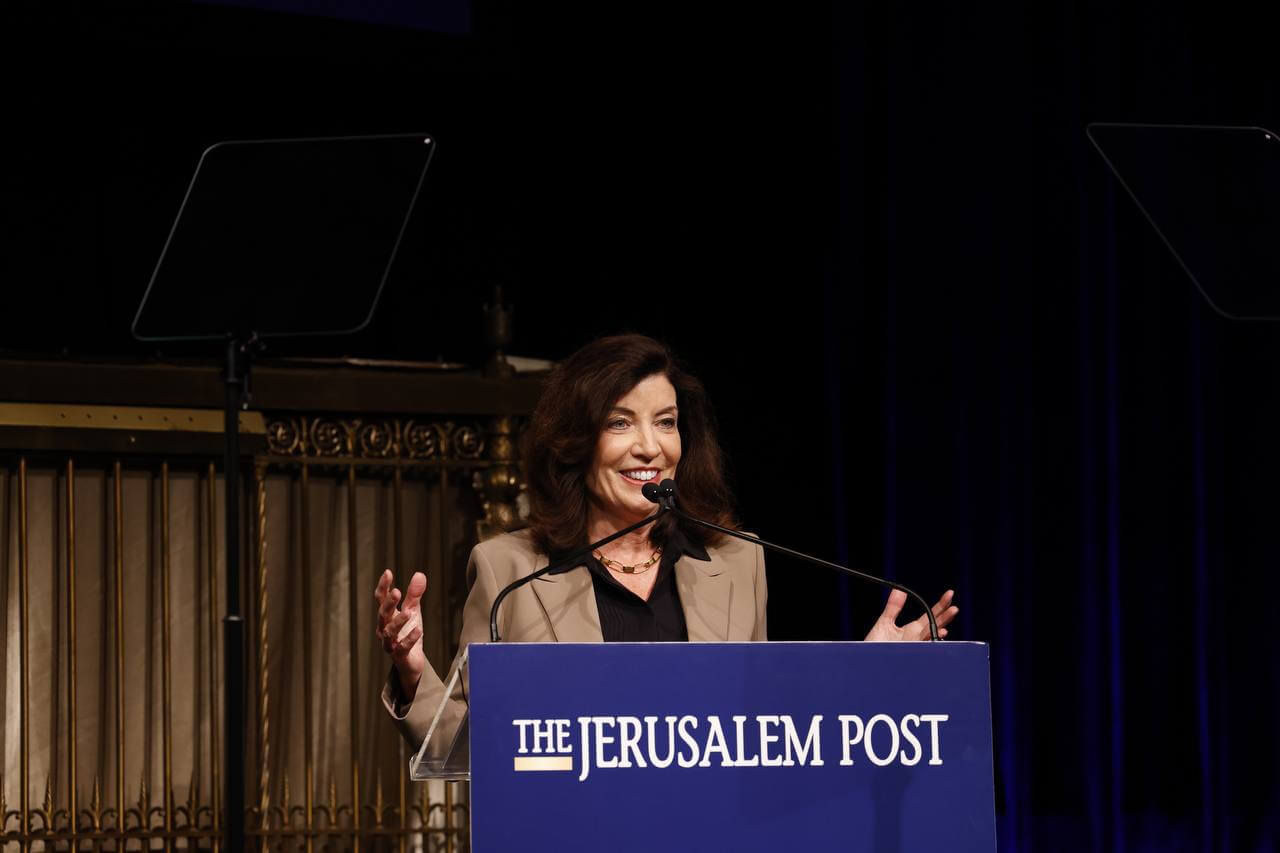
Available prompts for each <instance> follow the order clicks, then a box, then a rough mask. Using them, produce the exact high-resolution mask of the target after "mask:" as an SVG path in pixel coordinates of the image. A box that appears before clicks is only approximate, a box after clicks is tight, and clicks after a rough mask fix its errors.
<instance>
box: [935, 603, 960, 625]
mask: <svg viewBox="0 0 1280 853" xmlns="http://www.w3.org/2000/svg"><path fill="white" fill-rule="evenodd" d="M959 612H960V608H959V607H956V606H955V605H952V606H951V607H948V608H947V609H946V610H944V611H942V612H941V613H939V614H937V616H936V617H935V618H936V619H937V620H938V627H939V628H941V627H942V626H943V625H949V624H951V620H953V619H955V618H956V614H957V613H959Z"/></svg>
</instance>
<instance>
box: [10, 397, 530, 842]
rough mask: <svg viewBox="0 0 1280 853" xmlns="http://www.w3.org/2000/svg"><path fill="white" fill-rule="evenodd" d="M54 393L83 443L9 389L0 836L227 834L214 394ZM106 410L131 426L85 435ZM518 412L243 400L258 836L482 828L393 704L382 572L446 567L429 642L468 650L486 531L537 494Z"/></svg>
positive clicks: (432, 648) (434, 648)
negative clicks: (359, 408) (331, 409)
mask: <svg viewBox="0 0 1280 853" xmlns="http://www.w3.org/2000/svg"><path fill="white" fill-rule="evenodd" d="M24 406H27V408H24ZM59 409H62V410H64V411H62V412H61V414H62V415H66V414H67V413H68V412H71V413H72V414H73V415H75V416H76V417H74V418H72V419H73V420H74V422H75V426H74V430H75V433H74V434H75V436H76V438H75V440H74V441H72V440H68V441H65V442H62V443H63V444H65V445H67V446H66V447H60V446H59V444H60V441H59V438H58V435H59V433H58V430H59V426H57V422H56V421H55V422H53V423H51V424H50V425H49V426H48V427H41V426H40V423H41V422H40V418H39V416H37V415H36V414H33V413H32V410H31V409H30V406H29V405H28V404H0V442H4V443H0V447H5V446H8V447H10V448H11V449H10V450H9V451H3V450H0V454H5V455H3V456H0V463H2V464H0V477H2V478H3V480H2V482H0V589H3V590H4V592H5V595H4V600H5V604H6V606H5V608H4V610H3V611H2V612H0V641H2V642H3V644H4V645H3V658H2V659H3V660H4V661H5V668H4V669H5V672H4V676H3V678H2V679H0V694H3V695H0V700H3V701H2V704H3V707H4V709H5V710H4V720H3V725H2V726H0V847H3V848H4V849H6V850H7V849H14V848H16V849H18V850H20V851H26V850H28V849H34V848H43V849H49V848H50V847H52V848H54V849H67V850H69V849H71V848H77V849H92V850H95V851H98V850H104V849H109V850H113V851H114V850H123V849H134V850H141V849H164V850H169V849H173V848H175V847H184V848H191V847H203V848H208V849H213V850H217V849H218V847H219V840H220V837H221V832H222V827H223V820H224V817H223V815H222V808H221V802H220V793H221V786H222V781H221V778H220V757H221V753H220V749H221V740H220V731H219V730H220V707H221V706H220V689H221V682H220V672H221V670H220V661H219V660H218V651H217V649H218V646H219V642H218V637H219V628H220V618H221V609H220V606H219V601H218V589H219V579H218V575H219V571H220V557H219V553H218V552H219V550H220V545H219V542H220V526H219V520H218V512H217V509H216V507H217V505H218V500H219V499H220V498H219V497H218V492H219V489H220V477H219V476H218V473H217V470H216V468H215V465H214V463H213V462H212V461H211V459H212V458H213V455H212V453H210V452H209V450H210V449H211V445H210V443H209V442H208V441H205V438H206V436H205V435H204V433H212V432H217V431H219V428H218V427H215V426H214V424H215V423H216V416H217V414H218V413H216V412H203V413H197V414H199V416H200V418H201V421H200V424H199V425H196V424H195V421H193V420H189V421H185V422H182V423H179V424H177V425H176V426H174V425H173V424H172V423H170V422H169V421H167V420H162V419H165V418H170V417H173V418H175V419H177V418H181V417H188V416H189V413H190V412H191V411H192V410H188V409H175V410H161V409H151V408H146V407H142V408H137V409H130V410H128V415H129V418H131V419H133V420H131V421H130V423H129V424H128V425H125V424H124V423H123V420H122V418H121V417H120V415H121V414H122V413H123V412H124V410H116V411H114V412H113V411H111V410H109V407H108V408H106V409H103V410H99V409H98V408H95V407H93V406H81V407H78V408H76V407H71V408H68V407H66V406H61V407H60V406H58V405H57V404H53V405H52V408H51V409H50V411H49V412H45V413H44V414H46V415H48V414H50V412H52V414H53V416H57V415H58V414H59V411H58V410H59ZM86 412H88V413H89V414H90V417H89V418H84V417H82V416H83V415H85V414H86ZM112 414H114V415H115V416H116V417H115V418H114V419H112V418H111V415H112ZM94 416H96V417H98V418H99V423H103V424H105V426H104V427H103V429H104V430H106V431H108V432H110V433H111V435H110V436H108V437H107V438H105V439H104V440H103V442H99V443H98V444H95V443H94V442H93V441H89V442H87V443H86V442H85V441H84V435H85V433H84V430H86V429H92V427H87V426H86V422H87V421H91V420H93V417H94ZM139 418H145V419H146V420H147V424H151V423H152V421H154V424H155V430H154V435H152V434H149V433H147V431H146V430H147V429H149V428H150V427H149V426H143V427H136V424H137V423H138V419H139ZM205 418H209V419H207V420H206V419H205ZM61 420H66V418H65V417H64V418H61ZM251 420H252V419H251ZM165 423H170V426H163V424H165ZM519 425H520V417H519V415H518V414H512V413H506V414H494V415H490V416H471V415H464V416H447V417H441V416H431V415H429V414H422V413H418V414H414V415H411V416H408V415H405V416H401V415H386V416H384V415H377V414H374V415H370V414H369V413H367V412H357V413H354V414H351V415H347V416H332V415H319V414H314V413H297V412H287V411H286V412H279V413H269V414H267V415H265V416H264V417H263V418H262V419H261V421H257V422H256V424H255V423H251V424H249V425H248V427H246V426H245V425H244V422H243V421H242V431H244V430H245V429H246V428H247V429H248V430H249V433H251V434H252V435H256V436H257V444H256V446H254V445H253V442H248V444H249V446H250V448H251V450H252V454H253V455H252V456H250V457H247V458H246V460H245V464H246V467H247V468H249V469H250V470H251V472H252V476H251V478H250V480H249V485H248V488H247V489H246V495H245V497H244V501H243V505H244V507H245V513H246V516H247V521H248V524H247V525H245V526H244V529H246V531H247V533H246V537H245V546H244V547H245V553H246V559H244V560H243V561H242V564H243V565H244V566H245V567H246V568H245V569H244V571H245V575H246V577H245V580H246V583H245V584H244V588H245V590H246V593H245V594H246V602H245V604H246V606H245V613H246V614H247V617H246V618H247V619H248V622H249V625H248V635H249V637H250V638H251V642H250V649H249V655H248V660H247V661H246V664H247V666H248V667H249V673H250V683H251V685H252V686H251V689H250V694H249V702H250V704H251V706H252V707H251V708H250V713H249V719H250V726H251V728H252V731H251V732H249V733H248V737H246V739H245V743H246V748H247V749H248V750H249V751H250V755H248V756H246V765H247V766H248V768H249V773H248V775H249V777H250V778H247V779H245V785H246V786H247V788H246V792H247V796H246V801H247V802H248V803H250V806H249V807H248V809H247V813H246V815H245V817H244V819H245V821H246V826H247V832H248V836H249V839H250V843H251V844H253V845H255V846H258V847H260V848H261V849H263V850H266V849H267V848H272V849H278V850H284V849H286V848H290V849H295V850H298V851H306V853H313V851H314V850H315V849H317V848H319V849H321V850H347V849H350V850H355V851H360V850H364V849H376V850H391V849H395V850H398V851H401V853H407V851H409V850H414V851H418V850H423V851H434V850H447V851H455V850H457V851H462V850H466V849H467V848H468V814H469V812H468V796H467V788H466V786H465V785H463V784H461V783H432V784H426V783H411V782H409V781H408V780H407V777H406V770H407V756H406V755H405V748H404V746H403V744H402V743H400V742H399V739H398V737H397V736H396V735H395V733H394V731H393V729H392V727H391V726H389V725H387V723H386V721H385V720H384V719H382V716H383V715H382V712H381V710H380V708H379V707H378V704H377V700H376V695H377V688H378V686H379V685H380V683H381V680H382V678H383V677H385V672H386V669H385V662H384V661H383V660H382V659H381V658H380V655H381V651H380V649H378V648H377V647H376V645H375V643H374V642H373V635H372V624H373V623H372V620H373V618H374V613H373V604H372V596H371V594H370V593H371V592H372V589H373V585H374V580H375V578H376V574H377V573H378V572H380V571H381V570H382V568H384V567H386V568H391V569H393V571H394V572H395V573H396V576H397V577H398V578H400V579H401V582H405V581H407V575H408V573H409V572H410V571H411V570H412V569H415V568H421V569H424V570H426V571H427V574H428V579H429V582H428V596H427V598H426V599H425V600H424V612H429V613H430V614H432V619H431V621H432V622H433V623H434V624H433V625H430V626H429V628H430V629H431V630H430V634H429V636H427V637H425V638H424V646H425V647H426V650H427V653H428V657H429V658H430V659H431V661H432V663H433V664H435V665H436V666H437V667H439V668H443V666H444V665H447V662H448V660H449V659H450V658H451V657H452V654H453V652H454V648H453V646H454V643H455V638H456V636H457V633H458V628H459V627H460V626H459V625H458V624H457V620H458V618H459V615H460V611H461V603H462V599H463V598H464V597H465V594H466V589H465V582H464V580H463V568H464V565H465V554H466V550H467V549H468V548H469V546H470V544H472V543H473V542H474V541H475V539H476V538H477V536H483V535H486V534H487V532H488V531H490V530H493V529H496V527H497V526H498V525H501V524H505V523H506V522H508V521H510V520H511V518H512V517H514V515H515V514H516V513H517V512H518V509H517V502H518V496H519V491H520V473H519V467H518V460H517V459H516V453H515V447H516V433H517V431H518V428H519ZM197 426H198V428H196V427H197ZM135 427H136V429H134V428H135ZM6 428H8V429H9V431H8V432H7V433H6V432H5V429H6ZM130 429H134V431H135V432H136V434H129V435H126V434H125V433H128V432H129V430H130ZM175 433H176V434H178V435H189V436H190V437H191V438H192V442H191V448H195V450H191V449H187V450H184V449H183V447H182V446H180V445H181V443H180V442H179V443H178V444H175V443H174V439H175ZM67 434H68V435H70V434H71V433H67ZM6 436H7V439H6ZM152 438H157V439H159V438H163V439H164V441H163V442H160V443H161V444H162V445H163V452H157V451H156V450H155V448H153V447H151V446H150V444H149V440H150V439H152ZM121 447H127V448H128V449H129V450H130V451H131V452H130V453H128V454H127V455H126V454H122V453H120V452H118V449H119V448H121ZM197 451H198V452H197ZM33 602H34V603H35V604H36V613H35V616H36V617H38V618H33V612H32V604H33ZM342 634H345V636H340V635H342ZM344 647H345V657H343V655H342V654H340V653H339V652H340V650H342V649H343V648H344ZM344 694H345V696H344ZM344 698H345V699H346V701H345V702H344V701H343V699H344ZM6 732H13V733H14V734H15V735H16V737H10V736H9V735H7V734H5V733H6ZM15 740H16V742H13V741H15ZM135 780H136V781H135ZM41 781H42V782H43V787H42V790H43V797H42V798H39V802H38V803H37V801H36V799H37V798H35V797H33V796H32V794H33V793H34V792H35V791H36V790H38V789H37V788H35V787H34V786H37V785H40V784H41ZM86 788H87V791H86V790H85V789H86ZM15 793H16V795H17V796H16V797H15V796H13V795H14V794H15Z"/></svg>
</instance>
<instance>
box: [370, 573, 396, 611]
mask: <svg viewBox="0 0 1280 853" xmlns="http://www.w3.org/2000/svg"><path fill="white" fill-rule="evenodd" d="M392 579H393V578H392V576H391V570H390V569H387V570H386V571H384V572H383V573H382V575H381V577H379V578H378V586H377V587H376V588H375V589H374V590H373V599H374V601H377V602H378V605H379V606H381V605H382V599H384V598H385V597H386V595H387V590H388V589H390V588H391V581H392Z"/></svg>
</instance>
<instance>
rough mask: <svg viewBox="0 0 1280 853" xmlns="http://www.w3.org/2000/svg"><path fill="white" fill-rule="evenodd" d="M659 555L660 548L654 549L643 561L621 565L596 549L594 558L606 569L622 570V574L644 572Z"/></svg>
mask: <svg viewBox="0 0 1280 853" xmlns="http://www.w3.org/2000/svg"><path fill="white" fill-rule="evenodd" d="M661 556H662V549H661V548H658V549H657V550H656V551H654V552H653V553H652V554H650V555H649V559H647V560H645V561H644V562H643V563H637V564H636V565H634V566H624V565H622V563H619V562H618V561H617V560H610V559H609V558H608V557H606V556H605V555H604V554H601V553H600V551H599V549H597V550H596V559H597V560H599V561H600V563H601V565H603V566H604V567H605V568H606V569H609V570H610V571H614V572H622V573H623V574H624V575H642V574H644V573H645V572H647V571H649V570H650V569H652V568H653V564H654V563H656V562H658V558H660V557H661Z"/></svg>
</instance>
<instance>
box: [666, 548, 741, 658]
mask: <svg viewBox="0 0 1280 853" xmlns="http://www.w3.org/2000/svg"><path fill="white" fill-rule="evenodd" d="M676 588H677V589H679V590H680V605H681V606H682V607H683V608H684V621H685V626H686V627H687V628H688V630H689V642H691V643H722V642H724V641H726V640H728V639H729V602H730V600H731V599H732V593H733V579H732V578H730V577H729V574H728V572H726V571H724V566H723V565H722V564H721V563H720V561H718V560H717V559H716V558H715V556H712V557H711V560H710V562H708V561H706V560H695V559H694V558H692V557H690V556H688V555H687V554H686V555H685V556H683V557H681V558H680V559H679V560H676Z"/></svg>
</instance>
